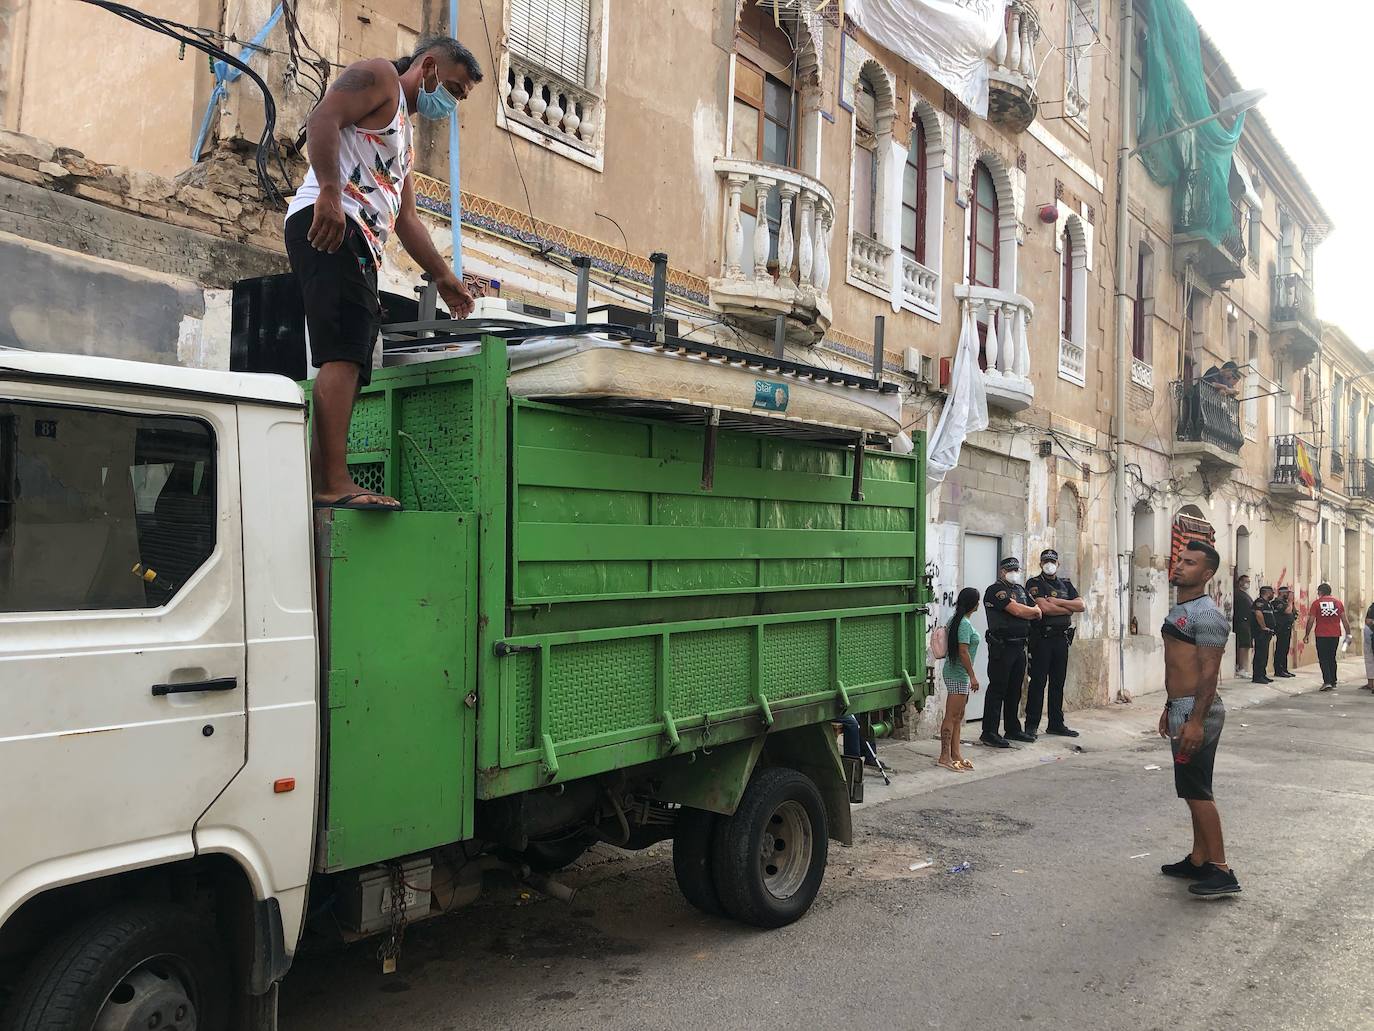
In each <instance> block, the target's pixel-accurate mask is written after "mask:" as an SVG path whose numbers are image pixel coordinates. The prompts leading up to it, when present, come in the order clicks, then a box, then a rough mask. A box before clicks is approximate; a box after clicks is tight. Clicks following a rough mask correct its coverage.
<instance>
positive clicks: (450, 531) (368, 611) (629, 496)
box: [318, 337, 925, 870]
mask: <svg viewBox="0 0 1374 1031" xmlns="http://www.w3.org/2000/svg"><path fill="white" fill-rule="evenodd" d="M506 368H507V359H506V345H505V343H504V342H503V341H501V340H500V339H498V338H493V337H489V338H486V339H485V340H484V342H483V347H482V349H481V352H480V353H478V354H473V355H470V356H465V357H460V358H451V359H444V360H441V361H435V362H431V363H427V364H421V365H411V366H404V367H400V368H394V369H387V370H383V371H379V372H378V373H377V374H376V375H375V376H374V379H373V381H372V383H371V385H370V386H368V387H366V388H364V390H363V393H362V396H361V398H360V400H359V403H358V406H357V409H356V411H355V414H354V419H353V424H352V427H351V431H350V439H349V462H350V466H351V467H352V469H353V472H354V475H355V478H356V479H357V481H358V482H359V483H360V484H364V485H366V486H369V487H375V488H378V489H383V490H386V491H388V492H390V493H391V494H393V495H394V496H396V497H398V498H399V499H400V500H401V501H402V503H403V504H404V505H405V506H406V509H407V511H406V512H405V513H402V514H399V515H389V514H375V513H357V512H337V513H327V514H323V515H322V516H321V518H320V525H319V531H320V532H319V534H318V539H319V567H320V577H321V604H322V606H323V608H324V610H325V612H326V614H327V617H328V618H327V620H326V624H327V629H326V635H325V636H326V654H327V662H326V668H327V677H326V684H325V691H326V693H327V695H328V699H327V702H328V704H327V705H326V706H324V707H323V711H324V712H325V713H326V714H327V715H326V727H325V736H326V766H327V778H328V782H327V788H326V795H325V803H324V804H325V813H324V829H325V833H324V834H323V835H322V836H321V846H320V864H319V865H320V867H321V868H322V869H329V870H337V869H346V868H351V867H355V866H359V865H363V864H365V863H370V862H376V861H378V860H381V859H387V858H391V857H394V856H397V855H402V854H405V853H407V852H414V851H419V850H421V849H424V848H429V847H434V846H437V845H442V844H447V843H449V842H452V841H457V840H462V839H463V838H466V837H470V836H471V835H472V831H473V808H474V805H475V803H476V802H477V801H478V800H480V799H486V798H496V797H499V796H502V795H509V794H512V793H515V792H520V791H525V790H529V789H533V788H538V787H542V786H545V785H548V784H550V783H556V782H559V781H566V780H570V779H573V778H577V777H584V776H588V775H593V774H598V773H604V772H607V771H611V770H616V769H622V768H626V767H630V766H635V765H639V764H642V763H648V762H653V761H655V760H660V759H664V758H667V757H670V756H673V755H679V754H685V753H687V752H690V751H692V750H694V749H696V748H699V747H702V746H713V745H722V744H725V743H728V742H732V741H738V740H743V739H746V738H751V737H755V736H757V735H759V734H760V733H763V732H766V731H777V730H784V729H790V728H792V727H798V726H803V725H806V724H811V723H816V722H820V721H822V720H825V719H828V718H831V717H834V716H836V715H838V714H840V713H842V712H845V711H853V712H863V711H869V710H872V709H876V708H882V707H886V706H892V705H896V704H899V703H900V702H902V701H903V700H905V699H907V698H911V697H915V698H917V699H918V700H919V698H920V697H921V693H922V692H923V690H924V679H925V654H924V631H923V624H922V621H921V610H920V606H921V605H922V603H923V602H924V601H925V598H924V588H923V584H922V576H921V574H922V572H923V569H924V554H923V544H922V538H923V534H922V532H921V530H922V527H923V525H924V522H925V512H924V489H923V485H924V467H923V454H924V447H923V441H920V440H918V441H917V446H916V449H915V452H914V453H913V455H912V456H909V457H906V456H896V455H892V454H889V453H886V452H874V451H868V452H866V453H865V454H864V456H863V462H864V469H863V500H862V501H854V500H852V496H851V495H852V476H853V462H854V461H855V449H853V448H844V447H836V446H826V445H821V444H816V443H812V442H808V441H805V440H799V439H793V438H790V437H786V436H775V435H764V434H758V433H743V432H721V433H720V436H719V440H718V443H717V447H716V460H715V475H714V483H713V486H712V487H711V489H708V490H704V489H703V488H702V483H701V481H702V453H703V437H704V433H705V429H704V427H703V426H701V425H700V424H695V425H694V424H683V423H679V422H671V421H659V420H655V419H651V418H626V417H623V416H617V415H612V414H607V413H605V412H599V411H593V410H587V409H584V408H578V407H573V406H568V405H553V404H544V403H538V402H533V401H529V400H524V399H519V398H511V397H509V396H508V393H507V389H506Z"/></svg>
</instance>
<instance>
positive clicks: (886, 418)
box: [386, 334, 902, 437]
mask: <svg viewBox="0 0 1374 1031" xmlns="http://www.w3.org/2000/svg"><path fill="white" fill-rule="evenodd" d="M479 346H480V345H477V344H455V345H452V346H443V345H439V346H436V348H435V349H433V350H422V351H409V352H400V353H389V354H388V355H387V356H386V361H387V363H388V366H389V367H397V366H407V365H415V364H424V363H426V362H432V361H436V360H441V359H443V358H446V357H447V358H451V357H457V356H462V355H467V354H472V353H474V352H475V351H476V350H477V348H478V347H479ZM714 350H715V349H703V350H701V351H691V350H687V349H683V348H677V349H664V348H659V347H656V346H654V345H652V344H644V343H635V342H632V341H624V340H618V339H613V338H611V337H608V336H605V335H602V334H589V335H580V336H567V337H561V336H552V337H541V338H536V339H532V340H527V341H524V342H523V343H520V344H518V345H516V346H512V347H510V348H509V352H508V353H509V361H510V377H509V380H508V382H507V386H508V389H509V391H510V394H511V396H512V397H525V398H531V399H536V400H554V399H558V400H568V401H574V402H575V401H588V400H595V399H601V400H610V401H616V400H618V401H621V402H625V403H627V404H629V405H631V406H633V403H634V402H641V403H652V404H655V405H678V406H685V407H691V408H698V409H716V410H717V411H720V412H724V413H732V414H734V415H735V416H741V417H744V419H745V420H748V421H752V422H754V423H756V424H759V425H760V426H763V425H765V424H766V423H767V422H768V421H773V422H780V423H787V424H790V425H792V426H794V427H799V428H800V427H804V426H811V427H815V428H817V429H821V428H830V429H838V430H842V431H845V432H848V433H853V434H857V433H860V432H866V433H872V434H878V435H881V436H884V437H892V436H896V435H897V434H898V433H900V431H901V411H902V402H901V396H900V395H899V394H898V393H897V392H896V391H891V390H889V391H878V390H872V389H864V388H862V387H858V386H854V385H852V383H845V382H843V381H842V380H841V378H839V377H837V378H836V379H835V381H830V380H828V379H825V378H822V377H820V376H817V375H814V374H812V373H809V372H805V371H803V372H796V371H791V370H790V369H786V368H784V369H779V368H776V367H774V368H769V367H768V366H769V364H770V363H769V362H768V360H767V358H766V357H765V356H757V362H753V361H749V360H744V359H740V358H734V359H730V358H724V357H719V356H717V355H716V354H713V351H714ZM734 353H737V352H734ZM751 357H752V356H751ZM817 371H823V370H817ZM849 378H850V380H851V381H852V380H854V379H856V378H857V377H849ZM736 424H738V420H736ZM816 435H819V436H825V435H826V434H824V433H819V434H816Z"/></svg>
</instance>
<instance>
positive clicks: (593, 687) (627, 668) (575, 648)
mask: <svg viewBox="0 0 1374 1031" xmlns="http://www.w3.org/2000/svg"><path fill="white" fill-rule="evenodd" d="M656 651H657V643H656V641H655V640H654V639H653V638H652V637H641V638H631V639H628V640H619V641H589V642H587V643H585V644H566V645H560V646H558V647H556V648H553V649H550V659H549V671H548V676H547V679H546V681H545V682H546V683H547V685H548V691H549V702H548V708H547V712H548V721H549V730H550V733H551V735H552V737H553V739H554V741H555V742H560V743H561V742H567V741H574V740H577V739H578V738H584V737H591V736H593V735H596V734H604V733H608V732H612V731H616V730H627V729H629V728H631V727H640V726H646V725H650V724H654V723H656V722H657V721H658V715H657V713H655V711H654V681H655V677H654V666H655V660H656Z"/></svg>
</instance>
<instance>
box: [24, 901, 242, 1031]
mask: <svg viewBox="0 0 1374 1031" xmlns="http://www.w3.org/2000/svg"><path fill="white" fill-rule="evenodd" d="M215 941H216V932H215V929H214V928H213V927H211V926H210V925H208V924H207V923H205V922H204V921H202V920H200V919H198V918H196V917H195V916H193V915H192V914H191V913H189V912H187V911H185V910H183V909H180V908H178V907H176V906H170V905H161V904H147V905H142V904H140V905H128V906H120V907H117V908H115V909H111V910H108V911H107V912H105V913H102V914H100V915H99V916H97V917H95V918H94V919H93V920H90V921H88V922H87V923H85V924H83V925H81V926H78V927H76V928H75V929H73V930H72V931H70V932H68V933H67V934H66V935H64V936H63V937H61V938H59V939H58V940H57V941H55V942H53V944H52V945H50V946H49V947H48V948H47V949H46V950H44V951H43V952H42V953H40V954H39V956H38V958H37V959H36V960H34V962H33V964H32V965H31V966H30V967H29V970H28V973H27V974H26V975H25V979H24V982H23V983H22V984H21V985H20V987H19V990H18V992H17V993H16V995H15V997H14V1001H13V1003H12V1004H11V1007H10V1011H9V1016H8V1017H6V1019H5V1022H4V1024H3V1027H4V1031H135V1029H137V1031H144V1029H146V1028H150V1027H155V1028H158V1029H159V1031H224V1029H225V1028H226V1027H227V1026H228V1022H229V983H228V976H227V973H226V971H227V964H226V963H225V962H224V959H223V958H222V957H221V955H220V953H219V949H218V947H217V946H216V944H215Z"/></svg>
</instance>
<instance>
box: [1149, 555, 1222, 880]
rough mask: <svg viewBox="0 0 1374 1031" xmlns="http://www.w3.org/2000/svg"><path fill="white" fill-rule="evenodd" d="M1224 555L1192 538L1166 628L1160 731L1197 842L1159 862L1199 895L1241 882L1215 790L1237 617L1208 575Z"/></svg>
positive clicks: (1176, 576)
mask: <svg viewBox="0 0 1374 1031" xmlns="http://www.w3.org/2000/svg"><path fill="white" fill-rule="evenodd" d="M1220 565H1221V558H1220V556H1219V555H1217V552H1216V549H1215V548H1213V547H1212V546H1211V545H1210V544H1204V543H1202V542H1201V541H1190V542H1189V543H1188V545H1187V547H1186V548H1184V550H1183V552H1182V553H1181V554H1180V555H1179V557H1178V561H1177V562H1175V563H1174V569H1173V574H1172V576H1171V577H1170V583H1172V584H1173V586H1174V587H1175V588H1177V589H1178V604H1176V605H1175V606H1174V607H1173V608H1172V609H1170V610H1169V615H1168V617H1167V618H1166V619H1165V620H1164V625H1163V626H1162V627H1161V628H1160V632H1161V633H1162V634H1163V636H1164V690H1165V692H1166V693H1167V694H1168V696H1169V698H1168V701H1167V702H1166V703H1165V705H1164V713H1163V715H1161V716H1160V717H1159V734H1160V737H1168V738H1169V739H1170V743H1171V745H1172V750H1173V754H1174V787H1175V789H1176V790H1177V791H1178V797H1179V798H1181V799H1183V800H1184V801H1185V802H1187V803H1188V812H1189V814H1190V815H1191V816H1192V818H1193V850H1192V852H1190V853H1189V854H1188V855H1186V856H1184V857H1183V859H1182V860H1180V861H1179V862H1177V863H1169V864H1168V865H1166V866H1162V867H1160V871H1161V872H1162V873H1164V874H1165V875H1166V876H1169V877H1180V878H1185V879H1187V880H1191V881H1193V882H1194V883H1192V884H1190V885H1189V886H1188V890H1189V891H1190V892H1192V893H1193V894H1194V895H1203V896H1214V895H1232V894H1235V893H1236V892H1238V891H1240V882H1238V881H1237V880H1236V875H1235V873H1234V872H1233V871H1232V870H1231V868H1230V867H1229V866H1227V865H1226V847H1225V843H1224V842H1223V841H1222V836H1221V816H1220V815H1219V814H1218V813H1217V804H1216V802H1215V801H1214V799H1213V797H1212V767H1213V764H1214V763H1215V762H1216V755H1217V743H1218V742H1219V741H1220V740H1221V728H1222V725H1223V724H1224V723H1225V722H1226V707H1225V706H1223V705H1222V704H1221V699H1220V698H1218V697H1217V680H1218V679H1219V677H1220V674H1221V663H1222V659H1223V658H1224V657H1225V655H1226V643H1227V640H1228V639H1229V638H1230V636H1231V624H1230V622H1229V621H1228V620H1227V618H1226V616H1225V615H1224V614H1223V613H1222V611H1221V610H1220V609H1219V608H1217V606H1216V603H1215V602H1213V601H1212V599H1211V598H1209V597H1207V594H1206V589H1207V584H1208V582H1209V581H1210V580H1211V579H1212V577H1213V576H1215V575H1216V572H1217V569H1218V567H1220Z"/></svg>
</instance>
